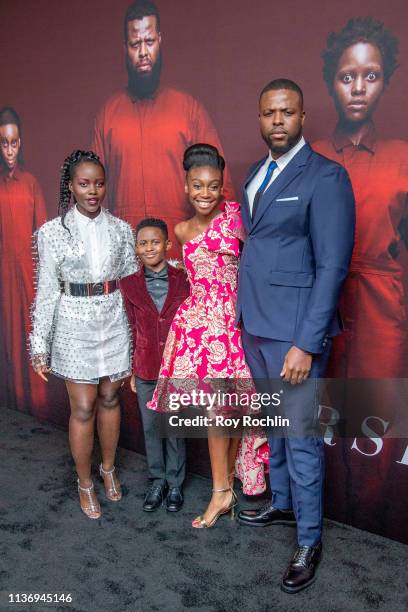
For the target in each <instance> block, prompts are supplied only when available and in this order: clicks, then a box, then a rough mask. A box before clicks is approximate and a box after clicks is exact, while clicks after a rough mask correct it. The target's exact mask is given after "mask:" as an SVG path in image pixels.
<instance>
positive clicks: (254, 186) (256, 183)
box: [246, 136, 306, 215]
mask: <svg viewBox="0 0 408 612" xmlns="http://www.w3.org/2000/svg"><path fill="white" fill-rule="evenodd" d="M305 144H306V141H305V139H304V138H303V136H302V137H301V139H300V140H299V141H298V142H297V143H296V144H295V146H294V147H292V148H291V149H290V150H289V151H288V152H287V153H284V154H283V155H281V156H280V157H278V159H274V158H273V157H272V153H271V151H269V155H268V157H267V158H266V160H265V162H264V163H263V164H262V166H261V167H260V168H259V170H258V172H257V173H256V174H255V176H254V177H253V179H252V181H251V182H250V183H249V185H248V187H247V188H246V192H247V196H248V203H249V210H250V212H251V215H252V207H253V204H254V198H255V194H256V192H257V191H258V189H259V188H260V186H261V185H262V182H263V180H264V178H265V176H266V173H267V171H268V166H269V164H270V162H271V161H275V162H276V163H277V168H275V169H274V171H273V172H272V176H271V179H270V181H269V183H268V186H267V187H266V189H265V190H264V193H265V191H266V190H267V189H269V187H270V186H271V184H272V183H273V181H275V180H276V179H277V178H278V176H279V175H280V173H281V172H282V171H283V170H284V169H285V168H286V166H287V165H288V163H289V162H290V161H291V160H292V159H293V157H294V156H295V155H296V153H297V152H298V151H300V149H301V148H302V147H303V146H304V145H305Z"/></svg>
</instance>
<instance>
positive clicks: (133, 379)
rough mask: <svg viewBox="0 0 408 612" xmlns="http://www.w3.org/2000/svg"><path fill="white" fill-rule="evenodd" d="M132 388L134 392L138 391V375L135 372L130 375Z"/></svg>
mask: <svg viewBox="0 0 408 612" xmlns="http://www.w3.org/2000/svg"><path fill="white" fill-rule="evenodd" d="M130 388H131V389H132V391H133V393H137V389H136V377H135V375H134V374H132V376H131V377H130Z"/></svg>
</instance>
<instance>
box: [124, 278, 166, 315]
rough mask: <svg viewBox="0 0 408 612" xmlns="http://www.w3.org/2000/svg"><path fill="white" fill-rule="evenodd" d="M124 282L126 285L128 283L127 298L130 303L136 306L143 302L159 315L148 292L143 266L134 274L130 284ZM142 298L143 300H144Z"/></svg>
mask: <svg viewBox="0 0 408 612" xmlns="http://www.w3.org/2000/svg"><path fill="white" fill-rule="evenodd" d="M122 282H123V283H124V284H125V283H126V297H127V298H128V300H129V301H130V302H133V303H134V304H140V303H141V302H142V303H144V304H145V305H146V306H148V307H149V308H150V309H152V310H154V312H156V313H157V308H156V305H155V303H154V302H153V300H152V298H151V296H150V293H149V292H148V290H147V286H146V279H145V275H144V268H143V266H142V267H141V268H140V270H138V271H137V272H136V273H135V274H134V276H133V277H132V280H131V282H130V279H129V282H128V283H127V282H126V280H124V281H122ZM140 298H142V300H141V299H140Z"/></svg>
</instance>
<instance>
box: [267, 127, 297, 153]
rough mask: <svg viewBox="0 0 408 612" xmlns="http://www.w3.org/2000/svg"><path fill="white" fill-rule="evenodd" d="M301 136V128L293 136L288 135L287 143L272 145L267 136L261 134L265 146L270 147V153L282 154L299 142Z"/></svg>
mask: <svg viewBox="0 0 408 612" xmlns="http://www.w3.org/2000/svg"><path fill="white" fill-rule="evenodd" d="M301 137H302V130H300V131H299V132H298V133H297V134H296V135H295V136H289V137H288V141H287V143H286V144H285V145H284V146H283V145H282V146H277V147H275V146H273V144H272V142H271V141H270V140H269V136H264V135H263V134H262V138H263V139H264V141H265V143H266V146H267V147H268V149H270V151H271V153H272V154H273V153H278V154H280V155H284V154H285V153H287V152H288V151H290V150H291V149H293V147H294V146H295V145H296V144H297V143H298V142H299V140H300V139H301Z"/></svg>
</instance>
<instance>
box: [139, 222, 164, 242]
mask: <svg viewBox="0 0 408 612" xmlns="http://www.w3.org/2000/svg"><path fill="white" fill-rule="evenodd" d="M144 227H157V228H158V229H159V230H161V231H162V232H163V236H164V239H165V240H168V239H169V230H168V228H167V224H166V222H165V221H163V219H156V218H155V217H146V219H142V220H141V221H140V223H138V224H137V225H136V240H137V235H138V233H139V232H140V230H141V229H143V228H144Z"/></svg>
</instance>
